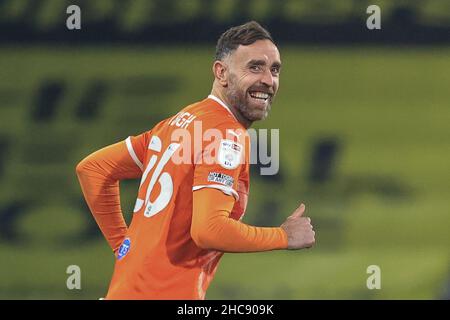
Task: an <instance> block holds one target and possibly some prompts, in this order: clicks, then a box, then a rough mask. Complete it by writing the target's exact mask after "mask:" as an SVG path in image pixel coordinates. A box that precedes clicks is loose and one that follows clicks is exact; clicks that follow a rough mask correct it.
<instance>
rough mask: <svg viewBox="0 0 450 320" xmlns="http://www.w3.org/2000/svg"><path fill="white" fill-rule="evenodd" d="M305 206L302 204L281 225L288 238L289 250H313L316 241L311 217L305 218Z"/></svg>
mask: <svg viewBox="0 0 450 320" xmlns="http://www.w3.org/2000/svg"><path fill="white" fill-rule="evenodd" d="M304 213H305V205H304V204H303V203H302V204H301V205H300V207H298V208H297V209H296V210H295V211H294V213H293V214H291V215H290V216H289V217H288V218H287V219H286V221H285V222H284V223H283V224H282V225H281V228H283V230H284V231H285V232H286V234H287V237H288V249H303V248H311V247H312V246H313V245H314V243H315V242H316V239H315V238H314V236H315V234H316V233H315V232H314V230H313V227H312V225H311V219H310V218H309V217H303V214H304Z"/></svg>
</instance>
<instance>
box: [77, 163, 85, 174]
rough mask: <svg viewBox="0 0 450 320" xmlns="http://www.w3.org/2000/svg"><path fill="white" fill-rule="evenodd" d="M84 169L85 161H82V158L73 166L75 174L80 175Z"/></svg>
mask: <svg viewBox="0 0 450 320" xmlns="http://www.w3.org/2000/svg"><path fill="white" fill-rule="evenodd" d="M85 170H86V169H85V163H84V160H82V161H80V162H79V163H78V164H77V166H76V167H75V172H76V173H77V176H81V175H83V173H84V172H85Z"/></svg>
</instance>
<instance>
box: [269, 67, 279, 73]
mask: <svg viewBox="0 0 450 320" xmlns="http://www.w3.org/2000/svg"><path fill="white" fill-rule="evenodd" d="M271 71H272V74H280V68H279V67H273V68H272V70H271Z"/></svg>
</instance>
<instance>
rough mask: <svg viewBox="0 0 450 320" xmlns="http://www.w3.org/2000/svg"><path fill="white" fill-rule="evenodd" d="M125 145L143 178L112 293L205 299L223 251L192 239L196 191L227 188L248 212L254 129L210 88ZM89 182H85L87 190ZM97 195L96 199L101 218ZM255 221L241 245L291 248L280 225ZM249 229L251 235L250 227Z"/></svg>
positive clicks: (238, 213)
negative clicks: (210, 92) (247, 240)
mask: <svg viewBox="0 0 450 320" xmlns="http://www.w3.org/2000/svg"><path fill="white" fill-rule="evenodd" d="M125 144H126V148H127V150H128V153H129V157H131V159H133V161H134V163H135V165H136V168H138V170H140V172H141V174H140V176H141V181H140V187H139V191H138V196H137V199H136V203H135V207H134V213H133V217H132V221H131V224H130V226H129V227H128V228H127V229H126V230H125V229H124V228H121V231H120V232H121V235H120V238H121V240H122V241H121V245H120V247H119V248H118V249H117V250H116V258H117V259H116V264H115V268H114V274H113V277H112V280H111V283H110V287H109V290H108V294H107V296H106V299H204V298H205V293H206V290H207V288H208V286H209V284H210V282H211V280H212V278H213V276H214V273H215V272H216V269H217V266H218V262H219V260H220V258H221V257H222V255H223V252H221V251H217V250H214V249H203V248H200V247H199V246H197V245H196V243H195V242H194V241H193V239H192V235H191V223H192V216H193V193H194V192H196V191H197V190H202V189H205V188H212V189H216V190H220V191H221V192H222V193H223V194H225V195H227V196H230V197H233V198H230V199H234V201H235V202H234V206H233V209H232V210H231V212H230V214H229V218H231V219H234V220H236V221H239V220H240V219H242V217H243V215H244V213H245V209H246V206H247V199H248V193H249V164H250V159H249V158H250V138H249V135H248V133H247V130H246V129H245V128H244V127H243V126H242V125H241V124H240V123H239V122H238V121H237V119H236V118H235V117H234V115H233V114H232V112H231V111H230V110H229V109H228V107H227V106H226V105H225V104H224V103H223V102H222V101H221V100H219V99H218V98H217V97H215V96H212V95H210V96H208V98H207V99H205V100H203V101H201V102H198V103H195V104H192V105H189V106H187V107H186V108H184V109H183V110H181V111H180V112H179V113H177V114H176V115H175V116H173V117H171V118H168V119H166V120H163V121H161V122H160V123H158V124H157V125H156V126H155V127H154V128H153V129H151V130H150V131H147V132H145V133H143V134H141V135H138V136H135V137H129V138H127V139H126V141H125ZM122 157H125V156H123V155H122ZM108 165H109V163H108ZM136 168H134V170H135V169H136ZM132 171H133V170H132ZM124 175H125V174H124ZM134 175H135V173H134V174H130V176H134ZM86 176H87V175H86ZM119 178H120V177H119ZM84 179H86V178H84ZM81 180H82V179H80V181H81ZM82 186H83V184H82ZM89 189H90V187H89V186H88V185H87V184H86V183H85V184H84V187H83V192H84V193H85V195H86V194H87V193H89ZM97 198H98V197H97ZM97 198H96V199H97ZM95 202H97V203H95ZM98 202H99V201H90V203H89V204H90V208H91V211H92V212H93V214H94V216H96V219H97V222H98V223H99V225H100V220H98V218H99V215H98V213H96V210H95V207H96V206H98ZM106 211H107V210H106V209H105V210H103V211H102V213H101V215H102V217H100V218H102V219H103V218H104V212H106ZM227 218H228V217H227ZM253 228H254V229H252V230H253V231H254V233H255V236H254V237H253V238H252V240H251V241H253V242H254V244H252V242H250V244H251V246H250V247H248V246H247V247H245V248H244V249H242V248H240V249H237V250H236V251H237V252H243V251H244V252H245V250H247V249H254V250H249V251H258V250H261V251H262V250H272V249H282V248H286V247H287V238H286V235H285V233H284V232H283V231H282V230H281V228H258V227H253ZM263 229H265V230H263ZM102 231H104V230H103V229H102ZM263 231H265V232H266V234H263V233H264V232H263ZM242 232H244V233H246V234H247V235H246V236H247V237H248V233H249V231H248V230H244V231H242ZM104 233H105V231H104ZM106 233H108V231H106ZM105 235H106V234H105ZM113 236H114V235H113ZM225 236H226V235H225ZM117 237H118V236H115V239H117ZM262 237H265V238H264V239H263V238H262ZM238 240H239V239H237V241H238ZM257 242H259V243H257ZM116 243H117V242H116Z"/></svg>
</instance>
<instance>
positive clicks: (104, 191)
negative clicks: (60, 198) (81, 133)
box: [76, 142, 140, 251]
mask: <svg viewBox="0 0 450 320" xmlns="http://www.w3.org/2000/svg"><path fill="white" fill-rule="evenodd" d="M76 173H77V176H78V180H79V182H80V185H81V190H82V191H83V195H84V198H85V200H86V203H87V204H88V206H89V209H90V211H91V213H92V215H93V216H94V219H95V221H96V222H97V224H98V226H99V228H100V230H101V231H102V233H103V235H104V237H105V239H106V240H107V241H108V243H109V245H110V246H111V248H112V249H113V251H116V250H117V249H118V248H119V246H120V244H121V243H122V241H123V239H124V238H125V235H126V233H127V225H126V223H125V220H124V218H123V214H122V208H121V206H120V189H119V181H120V180H122V179H130V178H136V177H138V176H139V175H140V169H139V168H138V167H137V166H136V164H135V163H134V162H133V160H132V159H131V157H130V155H129V154H128V151H127V149H126V146H125V143H123V142H121V143H117V144H114V145H111V146H108V147H105V148H103V149H101V150H98V151H96V152H94V153H92V154H91V155H89V156H88V157H86V158H85V159H83V160H82V161H81V162H80V163H79V164H78V165H77V167H76Z"/></svg>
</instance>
